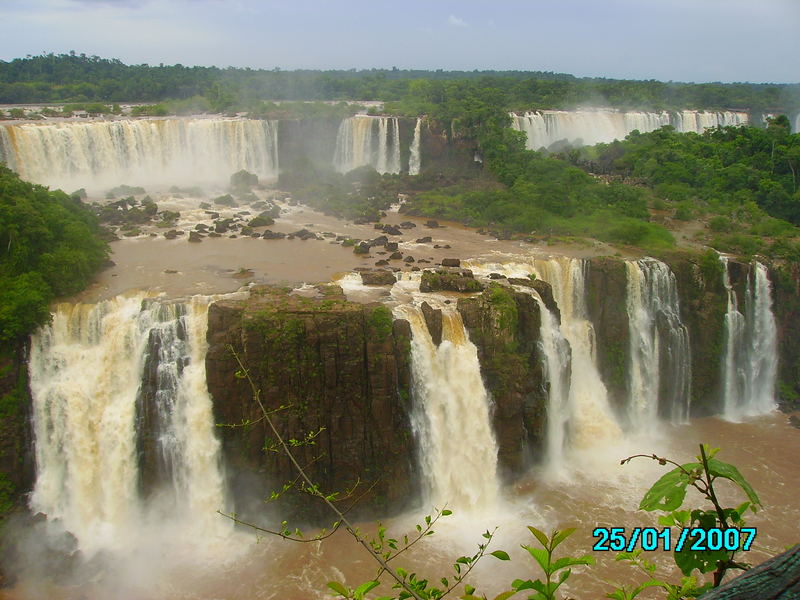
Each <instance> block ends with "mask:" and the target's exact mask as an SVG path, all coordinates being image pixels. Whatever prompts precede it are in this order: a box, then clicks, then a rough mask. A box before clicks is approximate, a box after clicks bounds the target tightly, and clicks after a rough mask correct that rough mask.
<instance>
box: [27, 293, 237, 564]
mask: <svg viewBox="0 0 800 600" xmlns="http://www.w3.org/2000/svg"><path fill="white" fill-rule="evenodd" d="M209 301H210V298H207V297H199V296H197V297H194V298H192V299H191V300H190V301H189V302H186V303H166V302H162V301H160V300H157V299H152V298H146V297H145V296H144V295H135V296H131V297H117V298H114V299H112V300H108V301H105V302H102V303H100V304H96V305H88V304H60V305H58V306H57V307H56V309H55V313H54V315H53V321H52V323H51V324H50V325H48V326H45V327H43V328H41V329H40V330H39V331H38V332H37V333H36V334H35V335H34V336H33V337H32V343H31V353H30V361H29V370H30V387H31V393H32V398H33V429H34V437H35V459H36V468H37V479H36V483H35V486H34V490H33V494H32V496H31V499H30V505H31V509H32V510H33V511H34V512H43V513H45V514H47V515H48V517H49V518H50V519H51V520H52V519H60V520H61V521H62V522H63V524H64V527H65V528H66V529H67V530H69V531H71V532H72V533H73V534H74V535H75V536H76V538H77V539H78V542H79V544H80V547H81V549H82V550H84V551H85V552H89V553H92V552H94V551H96V550H100V549H105V548H119V547H120V546H121V545H123V544H125V543H127V542H126V540H130V539H131V538H133V537H135V532H137V531H138V530H139V529H140V528H141V523H142V520H143V517H144V516H145V515H146V514H147V513H148V508H149V507H148V505H147V504H146V503H145V502H144V500H143V499H142V497H141V495H140V493H139V486H140V483H141V481H140V480H141V478H142V475H143V474H142V472H141V471H142V468H141V467H142V463H143V462H146V461H147V454H148V453H147V450H142V447H141V446H140V444H141V443H142V439H141V436H143V435H144V432H143V431H142V427H141V425H140V422H142V421H149V422H150V423H151V427H152V432H153V438H154V440H153V446H154V453H155V455H156V456H152V457H151V458H152V460H153V461H155V462H157V463H158V468H157V470H158V471H159V472H160V473H162V474H168V479H167V480H165V481H161V482H160V483H161V484H162V487H166V489H162V490H161V496H159V500H160V501H162V502H166V503H167V505H168V506H169V509H168V510H167V513H169V514H171V515H172V516H173V517H175V518H180V519H182V520H185V521H186V522H187V523H189V525H190V526H191V528H192V531H194V532H195V533H196V534H197V535H200V536H204V537H205V538H210V537H212V536H214V535H222V534H223V533H224V532H225V531H226V530H227V528H228V523H226V522H225V520H224V519H222V518H221V517H219V516H218V515H217V514H216V511H217V510H219V509H222V508H224V504H225V498H224V495H225V494H224V485H223V477H222V473H221V471H220V466H219V442H218V441H217V440H216V438H215V437H214V434H213V430H214V421H213V415H212V408H211V399H210V397H209V394H208V390H207V388H206V382H205V352H206V341H205V340H206V328H207V312H208V303H209ZM140 454H143V455H144V456H140ZM143 459H144V460H143ZM165 484H166V485H165ZM159 506H161V505H159ZM161 509H162V510H163V506H162V507H161Z"/></svg>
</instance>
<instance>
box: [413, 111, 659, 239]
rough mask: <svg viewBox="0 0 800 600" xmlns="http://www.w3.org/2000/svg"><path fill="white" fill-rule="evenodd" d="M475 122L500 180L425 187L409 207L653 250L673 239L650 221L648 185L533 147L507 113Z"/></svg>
mask: <svg viewBox="0 0 800 600" xmlns="http://www.w3.org/2000/svg"><path fill="white" fill-rule="evenodd" d="M486 110H488V109H485V107H484V108H481V109H480V110H479V111H478V113H477V114H480V115H483V114H485V113H486ZM495 112H496V113H497V111H495ZM465 122H466V121H465ZM474 123H476V124H475V125H474V126H472V132H473V133H474V134H475V135H477V137H478V141H479V143H480V146H481V149H482V150H483V153H484V159H485V164H486V166H487V167H488V169H489V171H490V172H491V174H493V175H494V176H495V177H496V178H497V181H496V182H491V181H485V180H483V181H477V182H462V184H460V185H455V186H451V187H446V188H441V189H436V190H432V191H427V192H422V193H419V194H417V195H416V196H414V197H413V199H412V200H411V201H410V202H408V203H407V204H406V205H404V206H403V207H402V208H401V210H402V211H403V212H406V213H408V214H415V215H423V216H429V217H436V218H441V219H451V220H458V221H462V222H465V223H468V224H470V225H473V226H481V227H489V228H492V227H494V228H497V229H500V230H506V231H510V232H518V233H540V234H544V235H546V236H559V235H567V236H578V237H593V238H597V239H600V240H604V241H607V242H612V243H617V244H625V245H635V246H640V247H644V248H650V249H664V248H669V247H671V246H673V245H674V239H673V237H672V235H671V234H670V233H669V232H668V231H667V230H666V229H665V228H664V227H663V226H662V225H659V224H657V223H653V222H651V221H650V215H649V212H648V209H647V206H648V201H649V199H650V196H651V194H649V193H648V192H647V190H645V189H642V188H637V187H632V186H626V185H624V184H621V183H612V184H606V183H604V182H602V181H599V180H597V179H596V178H594V177H592V176H591V175H589V174H587V173H586V172H584V171H583V170H581V169H579V168H577V167H575V166H572V165H570V164H569V163H567V162H566V161H564V160H561V159H558V158H555V157H549V156H545V155H543V154H541V153H538V152H533V151H531V150H526V149H525V141H524V135H523V134H520V133H519V132H516V131H512V130H511V129H508V128H507V127H506V126H507V124H508V117H507V115H505V114H500V113H497V114H495V118H494V119H489V120H488V121H485V122H480V119H479V118H478V116H475V118H474ZM478 123H481V124H478Z"/></svg>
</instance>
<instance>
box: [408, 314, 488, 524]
mask: <svg viewBox="0 0 800 600" xmlns="http://www.w3.org/2000/svg"><path fill="white" fill-rule="evenodd" d="M441 309H442V342H441V344H439V346H436V344H434V342H433V340H432V339H431V335H430V333H429V331H428V327H427V325H426V323H425V319H424V317H423V315H422V311H421V309H419V308H418V307H416V306H414V305H410V304H405V305H400V306H399V307H398V308H397V309H395V310H396V315H397V317H398V318H403V319H407V320H408V321H409V323H410V324H411V331H412V336H413V337H412V341H411V367H412V376H413V390H412V391H413V398H414V405H415V406H414V411H413V413H412V425H413V428H414V432H415V435H416V436H417V440H418V441H419V446H420V454H421V463H422V472H423V477H424V481H425V484H426V488H427V489H426V501H428V502H430V503H432V504H433V505H435V506H437V507H439V508H441V507H442V506H443V505H444V504H447V505H448V506H449V507H451V508H455V509H461V510H474V509H481V508H490V507H492V506H493V505H494V504H495V502H496V500H497V498H498V495H499V483H498V479H497V442H496V441H495V438H494V433H493V428H492V422H491V418H490V410H489V404H490V400H489V394H488V393H487V391H486V388H485V387H484V385H483V380H482V379H481V373H480V364H479V363H478V351H477V348H476V347H475V345H474V344H473V343H472V342H470V341H469V337H468V335H467V331H466V329H465V328H464V324H463V323H462V321H461V316H460V315H459V314H458V312H456V311H455V310H454V309H452V308H450V307H447V306H445V305H443V306H442V307H441Z"/></svg>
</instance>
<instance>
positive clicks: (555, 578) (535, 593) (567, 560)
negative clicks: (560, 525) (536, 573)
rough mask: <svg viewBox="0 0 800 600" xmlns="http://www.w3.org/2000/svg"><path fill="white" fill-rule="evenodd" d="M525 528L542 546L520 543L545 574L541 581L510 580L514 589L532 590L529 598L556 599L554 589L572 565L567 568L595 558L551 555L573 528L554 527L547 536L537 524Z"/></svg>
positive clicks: (589, 562)
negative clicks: (537, 527)
mask: <svg viewBox="0 0 800 600" xmlns="http://www.w3.org/2000/svg"><path fill="white" fill-rule="evenodd" d="M528 531H530V532H531V534H533V537H535V538H536V540H537V541H538V542H539V543H540V544H541V546H542V547H541V548H536V547H534V546H528V545H523V546H522V547H523V548H524V549H525V550H527V551H528V553H529V554H530V555H531V556H532V557H533V559H534V560H535V561H536V563H537V564H538V565H539V566H540V567H541V569H542V571H543V572H544V576H545V578H544V581H542V580H541V579H535V580H530V579H528V580H525V581H523V580H522V579H516V580H514V583H512V584H511V585H512V588H513V591H514V593H517V592H522V591H525V590H532V593H531V594H530V595H529V596H528V600H555V598H556V591H557V590H558V588H559V587H561V585H562V584H563V583H564V582H565V581H566V580H567V579H569V576H570V575H571V574H572V569H570V567H574V566H576V565H592V564H594V558H592V557H591V556H589V555H586V556H581V557H574V556H563V557H561V558H558V559H554V554H555V550H556V548H557V547H558V546H559V545H560V544H561V543H562V542H563V541H564V540H566V539H567V538H568V537H569V536H571V535H572V534H573V533H575V529H574V528H569V529H565V530H564V531H558V530H557V529H554V530H553V532H552V533H551V534H550V536H549V537H548V536H547V534H545V533H544V532H543V531H541V530H539V529H536V527H530V526H529V527H528ZM506 597H508V596H506ZM470 600H472V599H470Z"/></svg>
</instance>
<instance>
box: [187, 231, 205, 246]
mask: <svg viewBox="0 0 800 600" xmlns="http://www.w3.org/2000/svg"><path fill="white" fill-rule="evenodd" d="M189 241H190V242H193V243H198V242H202V241H203V236H202V235H200V234H199V233H198V232H196V231H190V232H189Z"/></svg>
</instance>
